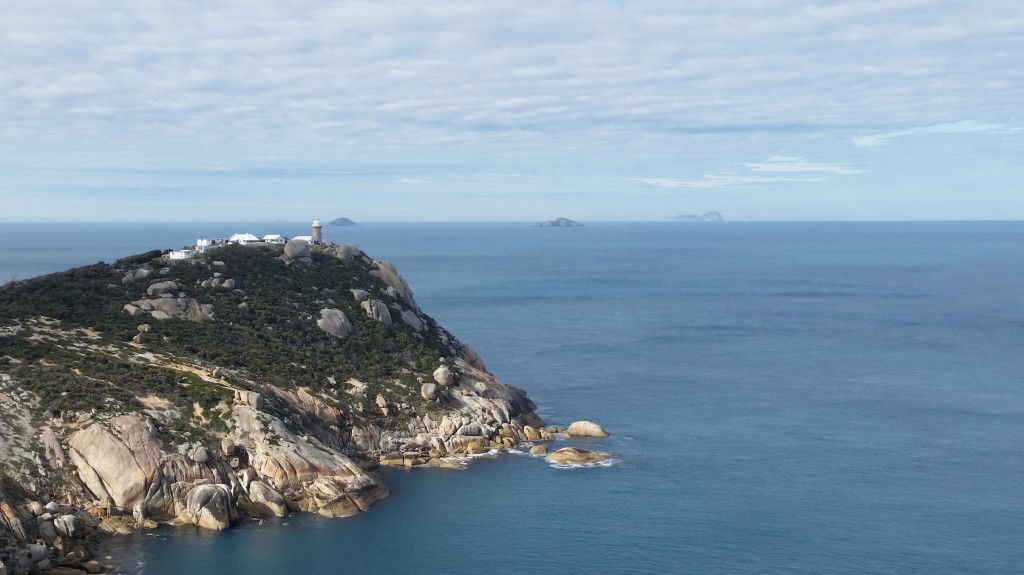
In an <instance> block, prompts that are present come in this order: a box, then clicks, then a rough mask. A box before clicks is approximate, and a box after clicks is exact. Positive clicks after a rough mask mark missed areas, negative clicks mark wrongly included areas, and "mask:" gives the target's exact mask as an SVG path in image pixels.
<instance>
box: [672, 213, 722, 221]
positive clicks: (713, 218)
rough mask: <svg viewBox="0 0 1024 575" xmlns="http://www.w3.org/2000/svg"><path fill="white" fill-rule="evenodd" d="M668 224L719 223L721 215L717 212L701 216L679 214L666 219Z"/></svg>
mask: <svg viewBox="0 0 1024 575" xmlns="http://www.w3.org/2000/svg"><path fill="white" fill-rule="evenodd" d="M668 221H670V222H721V221H723V218H722V214H721V213H719V212H706V213H703V214H680V215H678V216H672V217H671V218H669V219H668Z"/></svg>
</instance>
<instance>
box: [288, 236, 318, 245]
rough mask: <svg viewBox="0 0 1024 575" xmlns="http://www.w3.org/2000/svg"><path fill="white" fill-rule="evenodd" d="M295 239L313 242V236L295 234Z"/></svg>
mask: <svg viewBox="0 0 1024 575" xmlns="http://www.w3.org/2000/svg"><path fill="white" fill-rule="evenodd" d="M292 239H293V240H302V241H304V242H307V243H310V244H311V243H313V236H295V237H294V238H292Z"/></svg>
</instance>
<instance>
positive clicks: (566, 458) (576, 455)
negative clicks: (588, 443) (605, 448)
mask: <svg viewBox="0 0 1024 575" xmlns="http://www.w3.org/2000/svg"><path fill="white" fill-rule="evenodd" d="M610 456H611V454H609V453H598V452H596V451H589V450H587V449H578V448H575V447H563V448H561V449H559V450H558V451H554V452H552V453H549V454H548V455H547V457H546V458H545V459H547V460H548V461H550V462H551V463H554V464H555V465H561V466H570V465H596V464H598V463H601V462H602V461H605V460H607V459H608V458H609V457H610Z"/></svg>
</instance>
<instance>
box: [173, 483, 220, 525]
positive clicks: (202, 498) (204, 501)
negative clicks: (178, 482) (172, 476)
mask: <svg viewBox="0 0 1024 575" xmlns="http://www.w3.org/2000/svg"><path fill="white" fill-rule="evenodd" d="M178 519H179V520H181V521H182V522H185V523H188V524H190V525H195V526H197V527H201V528H203V529H210V530H213V531H223V530H225V529H227V528H228V527H231V519H232V513H231V491H230V489H229V488H228V486H227V485H224V484H204V485H196V486H195V487H193V488H192V489H190V490H189V492H188V495H187V496H186V498H185V509H183V510H182V512H181V514H180V515H179V516H178Z"/></svg>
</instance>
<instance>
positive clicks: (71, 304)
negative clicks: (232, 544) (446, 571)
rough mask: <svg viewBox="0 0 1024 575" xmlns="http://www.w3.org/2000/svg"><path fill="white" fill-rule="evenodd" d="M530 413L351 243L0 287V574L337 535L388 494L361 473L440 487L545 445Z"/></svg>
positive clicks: (546, 431) (244, 250) (94, 269)
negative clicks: (347, 520) (402, 471)
mask: <svg viewBox="0 0 1024 575" xmlns="http://www.w3.org/2000/svg"><path fill="white" fill-rule="evenodd" d="M300 243H301V242H300ZM534 408H535V406H534V404H533V403H532V402H531V401H530V400H529V399H528V398H527V396H526V393H525V392H524V391H523V390H521V389H517V388H515V387H512V386H509V385H506V384H503V383H502V382H500V381H499V380H498V379H496V378H495V377H494V376H493V375H491V374H490V373H488V372H487V370H486V367H485V365H484V362H483V361H482V360H481V358H480V357H479V355H477V353H476V352H475V351H474V350H473V349H472V348H471V347H470V346H469V345H467V344H465V343H464V342H461V341H459V340H458V339H457V338H456V337H455V336H453V335H452V334H451V333H449V332H448V331H446V330H445V329H444V328H442V327H441V326H440V325H438V324H437V323H436V322H435V321H434V320H433V319H432V318H431V317H430V316H428V315H426V314H424V313H423V312H422V311H421V310H420V307H419V305H417V303H416V301H415V299H414V296H413V292H412V290H411V288H410V287H409V286H408V284H406V282H405V281H404V280H403V279H402V277H401V276H400V275H399V274H398V271H397V270H396V269H395V267H394V266H393V265H391V264H390V263H388V262H386V261H378V260H374V259H372V258H370V257H369V256H367V255H366V254H364V253H363V252H361V251H360V250H358V249H357V248H356V247H355V246H351V245H347V246H337V245H333V244H327V245H320V246H315V247H312V248H310V246H308V245H299V244H298V243H296V242H295V241H294V240H293V242H290V243H289V244H288V245H286V246H274V245H259V246H225V247H221V248H217V249H213V250H210V251H209V252H207V253H206V254H204V255H202V256H200V257H197V258H195V259H190V260H179V261H174V260H169V259H165V257H163V256H162V255H161V254H160V253H159V252H150V253H147V254H142V255H139V256H133V257H129V258H124V259H121V260H118V261H117V262H115V263H114V264H112V265H111V264H105V263H98V264H95V265H91V266H87V267H83V268H77V269H73V270H69V271H67V272H62V273H58V274H51V275H48V276H43V277H39V278H35V279H32V280H26V281H21V282H14V283H11V284H7V285H5V286H3V287H2V288H0V413H2V414H3V417H0V488H2V489H0V575H8V574H15V573H17V574H25V573H32V572H36V571H39V570H44V569H46V568H49V567H53V566H62V567H64V568H66V569H68V571H67V572H68V573H74V572H98V571H99V569H101V568H102V567H101V566H100V565H99V564H98V563H96V562H95V561H92V560H91V557H92V555H93V554H94V553H95V551H96V549H97V536H98V535H99V534H102V533H123V532H130V531H131V530H134V529H143V528H152V527H155V526H156V525H157V524H159V523H164V524H175V525H195V526H198V527H201V528H204V529H212V530H221V529H227V528H229V527H230V526H231V525H232V524H234V523H236V522H238V521H240V520H241V519H242V518H246V517H263V516H281V515H284V514H286V513H288V512H289V511H305V512H309V513H316V514H319V515H322V516H326V517H345V516H350V515H354V514H357V513H359V512H361V511H365V510H366V509H367V508H369V507H370V506H371V505H372V504H373V503H374V502H376V501H378V500H380V499H382V498H384V497H386V496H387V495H388V489H387V486H385V485H384V484H383V483H382V482H381V480H380V479H379V478H378V477H377V476H376V475H375V474H374V473H373V470H374V469H375V468H376V467H377V466H406V467H411V466H421V465H432V466H439V467H459V466H460V465H462V464H463V462H464V461H465V458H466V457H469V456H473V455H480V454H486V453H492V452H494V451H495V450H509V449H513V448H515V447H517V446H520V445H522V444H527V445H532V443H527V442H535V441H548V440H551V439H553V438H554V437H555V434H556V433H559V432H561V431H563V429H562V428H546V427H545V426H544V422H543V421H541V420H540V418H539V417H537V415H536V414H535V413H534ZM590 425H593V424H590ZM597 429H600V428H599V427H598V428H597ZM589 431H590V432H593V429H592V428H590V429H589ZM602 432H603V431H602ZM577 457H578V456H577ZM581 462H583V461H577V460H573V461H571V462H570V463H581ZM584 463H587V464H591V463H594V461H593V460H587V461H585V462H584ZM76 569H77V570H78V571H74V570H76Z"/></svg>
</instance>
